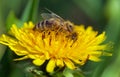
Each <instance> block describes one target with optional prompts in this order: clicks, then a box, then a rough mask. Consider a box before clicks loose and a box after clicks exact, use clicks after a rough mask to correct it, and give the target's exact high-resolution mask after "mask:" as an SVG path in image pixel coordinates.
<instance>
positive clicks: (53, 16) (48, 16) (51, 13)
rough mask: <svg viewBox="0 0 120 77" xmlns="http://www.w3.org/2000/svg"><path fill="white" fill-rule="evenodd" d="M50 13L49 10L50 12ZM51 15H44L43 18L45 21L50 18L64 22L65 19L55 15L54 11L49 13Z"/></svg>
mask: <svg viewBox="0 0 120 77" xmlns="http://www.w3.org/2000/svg"><path fill="white" fill-rule="evenodd" d="M48 11H49V10H48ZM49 12H50V13H42V14H41V16H42V18H44V19H50V18H57V19H60V20H61V21H64V19H63V18H62V17H60V16H58V15H57V14H55V13H53V12H52V11H49Z"/></svg>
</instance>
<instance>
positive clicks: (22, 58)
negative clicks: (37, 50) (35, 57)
mask: <svg viewBox="0 0 120 77" xmlns="http://www.w3.org/2000/svg"><path fill="white" fill-rule="evenodd" d="M28 58H29V57H28V56H24V57H21V58H17V59H14V61H18V60H24V59H28Z"/></svg>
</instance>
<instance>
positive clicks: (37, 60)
mask: <svg viewBox="0 0 120 77" xmlns="http://www.w3.org/2000/svg"><path fill="white" fill-rule="evenodd" d="M44 62H45V60H41V59H35V60H33V64H35V65H37V66H40V65H42V64H43V63H44Z"/></svg>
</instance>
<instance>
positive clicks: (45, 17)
mask: <svg viewBox="0 0 120 77" xmlns="http://www.w3.org/2000/svg"><path fill="white" fill-rule="evenodd" d="M41 16H42V18H43V19H50V18H53V16H52V15H51V14H49V13H42V14H41Z"/></svg>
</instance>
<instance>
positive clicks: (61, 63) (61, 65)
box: [56, 59, 64, 67]
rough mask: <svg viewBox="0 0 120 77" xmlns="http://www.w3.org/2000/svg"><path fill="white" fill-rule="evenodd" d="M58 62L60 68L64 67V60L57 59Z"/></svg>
mask: <svg viewBox="0 0 120 77" xmlns="http://www.w3.org/2000/svg"><path fill="white" fill-rule="evenodd" d="M56 61H57V66H60V67H63V66H64V63H63V60H62V59H57V60H56Z"/></svg>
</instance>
